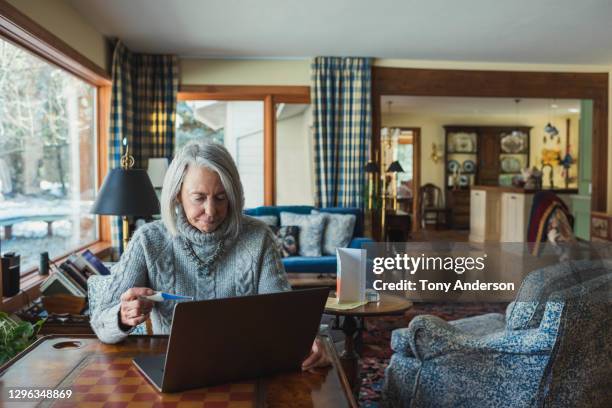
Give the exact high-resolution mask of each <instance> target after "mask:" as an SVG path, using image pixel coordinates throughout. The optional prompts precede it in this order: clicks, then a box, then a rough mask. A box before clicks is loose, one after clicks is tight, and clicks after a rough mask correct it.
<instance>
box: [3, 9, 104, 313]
mask: <svg viewBox="0 0 612 408" xmlns="http://www.w3.org/2000/svg"><path fill="white" fill-rule="evenodd" d="M0 38H2V39H3V40H6V41H9V42H11V43H13V44H14V45H16V46H18V47H20V48H23V49H25V50H26V51H29V52H31V53H33V54H34V55H36V56H38V57H40V58H42V59H43V60H44V61H46V62H47V63H49V64H51V65H53V66H56V67H58V68H60V69H62V70H64V71H67V72H68V73H70V74H72V75H74V76H76V77H77V78H79V79H81V80H82V81H85V82H86V83H88V84H89V85H91V86H93V87H95V88H96V113H95V121H96V123H95V128H96V144H95V145H96V153H97V154H96V163H97V169H96V176H97V177H96V178H97V179H96V189H97V188H98V187H99V186H100V184H101V182H102V180H104V177H105V176H106V173H107V172H108V129H109V120H110V96H111V85H112V81H111V77H110V75H109V74H108V73H107V72H106V71H105V70H104V69H103V68H100V67H99V66H98V65H96V64H95V63H94V62H92V61H91V60H89V59H88V58H87V57H85V56H84V55H82V54H81V53H79V52H78V51H76V50H75V49H74V48H72V47H71V46H70V45H68V44H67V43H66V42H64V41H63V40H61V39H60V38H58V37H57V36H55V35H54V34H53V33H51V32H50V31H48V30H47V29H45V28H44V27H42V26H41V25H39V24H38V23H36V22H35V21H34V20H32V19H30V18H29V17H28V16H26V15H25V14H23V13H22V12H20V11H19V10H18V9H17V8H15V7H14V6H12V5H11V4H9V3H8V2H6V1H4V0H0ZM97 221H98V239H97V240H96V241H94V242H91V243H88V244H86V245H83V246H81V247H79V248H74V249H71V250H70V251H69V252H68V253H66V254H63V255H61V256H59V257H55V258H53V261H54V262H62V261H63V260H64V259H66V258H67V257H68V256H69V255H70V254H71V253H73V252H75V251H81V250H84V249H89V250H91V251H92V252H93V253H94V254H96V255H98V256H102V257H104V256H107V255H108V254H110V250H111V242H110V241H111V231H110V220H109V217H100V216H98V217H97ZM45 279H46V277H45V276H40V275H38V268H37V267H33V268H29V269H28V270H26V271H25V272H24V273H22V275H21V279H20V287H21V292H20V293H19V294H18V295H16V296H13V297H11V298H3V297H2V296H1V294H0V310H4V311H14V310H17V309H19V308H21V307H23V306H25V305H27V304H28V303H29V302H30V299H35V298H37V297H39V296H40V284H41V283H42V282H43V281H44V280H45Z"/></svg>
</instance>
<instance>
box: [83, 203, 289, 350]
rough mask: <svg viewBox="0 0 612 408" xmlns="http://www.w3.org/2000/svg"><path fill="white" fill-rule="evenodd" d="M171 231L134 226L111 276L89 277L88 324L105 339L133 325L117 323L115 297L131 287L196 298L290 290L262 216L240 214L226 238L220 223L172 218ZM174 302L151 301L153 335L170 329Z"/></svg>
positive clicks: (110, 340)
mask: <svg viewBox="0 0 612 408" xmlns="http://www.w3.org/2000/svg"><path fill="white" fill-rule="evenodd" d="M177 229H178V232H179V234H178V235H176V236H174V237H173V236H172V235H171V234H170V233H169V232H168V230H167V229H166V228H165V226H164V225H163V224H162V222H161V221H156V222H152V223H149V224H147V225H145V226H143V227H141V228H139V229H138V230H137V231H136V232H135V233H134V236H133V237H132V239H131V241H130V243H129V245H128V247H127V249H126V251H125V253H124V254H123V256H122V257H121V259H120V260H119V262H118V263H117V264H116V265H115V266H113V268H112V271H111V272H112V273H111V275H110V276H104V277H103V276H92V277H91V278H89V281H88V288H89V305H90V312H91V326H92V328H93V329H94V331H95V333H96V335H97V336H98V338H99V339H100V340H101V341H103V342H104V343H117V342H119V341H121V340H123V339H124V338H125V337H126V336H127V335H128V334H129V333H130V332H131V331H132V330H133V329H132V330H130V331H128V332H125V331H123V330H122V329H121V328H120V326H119V308H120V297H121V294H123V293H124V292H125V291H126V290H128V289H129V288H132V287H150V288H151V289H153V290H161V291H164V292H169V293H175V294H178V295H186V296H193V297H194V298H195V299H196V300H205V299H215V298H224V297H232V296H246V295H253V294H258V293H270V292H278V291H284V290H289V289H290V287H289V283H288V281H287V275H286V274H285V270H284V268H283V264H282V262H281V259H280V255H279V253H278V250H277V247H276V244H275V241H274V237H273V235H272V233H271V231H270V229H269V228H267V227H266V226H265V224H263V223H262V222H261V221H259V220H256V219H254V218H251V217H248V216H243V217H242V223H241V228H240V236H239V238H238V239H237V240H230V239H228V238H227V237H226V236H225V235H226V234H224V228H223V226H221V227H219V229H218V230H217V231H214V232H212V233H203V232H200V231H199V230H197V229H196V228H194V227H193V226H192V225H191V224H189V222H188V221H187V220H186V218H185V215H184V213H183V211H182V210H181V211H179V216H178V219H177ZM174 305H175V302H174V301H165V302H159V303H155V306H154V308H153V311H152V312H151V322H152V324H153V332H154V333H155V334H169V333H170V327H171V324H172V313H173V309H174Z"/></svg>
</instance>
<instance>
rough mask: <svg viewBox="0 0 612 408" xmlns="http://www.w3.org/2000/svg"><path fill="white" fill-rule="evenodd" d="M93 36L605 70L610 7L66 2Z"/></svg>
mask: <svg viewBox="0 0 612 408" xmlns="http://www.w3.org/2000/svg"><path fill="white" fill-rule="evenodd" d="M68 1H69V2H70V3H71V4H72V5H73V6H74V7H75V8H76V9H77V11H78V12H79V13H81V14H82V15H83V16H84V17H85V18H86V19H87V20H89V21H90V22H91V24H93V26H94V27H96V29H97V30H98V31H100V32H101V33H103V34H105V35H107V36H113V37H118V38H120V39H122V40H123V41H124V42H125V44H126V45H127V46H128V47H129V48H131V49H133V50H135V51H140V52H152V53H173V54H178V55H180V56H183V57H188V56H191V57H223V58H307V57H312V56H319V55H334V56H369V57H377V58H407V59H425V60H453V61H487V62H518V63H560V64H611V63H612V24H610V20H612V1H610V0H580V1H577V0H535V1H534V0H510V1H509V0H506V1H502V0H461V1H458V0H427V1H425V0H403V1H402V0H377V1H373V0H204V1H203V0H174V1H169V0H68Z"/></svg>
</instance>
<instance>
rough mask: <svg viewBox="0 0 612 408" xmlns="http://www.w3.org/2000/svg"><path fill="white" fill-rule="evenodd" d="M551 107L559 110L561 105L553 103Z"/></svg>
mask: <svg viewBox="0 0 612 408" xmlns="http://www.w3.org/2000/svg"><path fill="white" fill-rule="evenodd" d="M550 107H551V108H553V109H557V108H558V107H559V105H557V104H555V103H553V104H552V105H550Z"/></svg>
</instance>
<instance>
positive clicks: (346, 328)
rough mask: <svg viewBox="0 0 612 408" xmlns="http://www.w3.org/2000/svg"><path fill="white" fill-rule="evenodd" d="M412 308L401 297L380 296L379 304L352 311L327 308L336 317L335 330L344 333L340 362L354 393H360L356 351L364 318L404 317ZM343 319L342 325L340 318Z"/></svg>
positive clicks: (326, 310)
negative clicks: (356, 339)
mask: <svg viewBox="0 0 612 408" xmlns="http://www.w3.org/2000/svg"><path fill="white" fill-rule="evenodd" d="M411 307H412V302H411V301H409V300H408V299H405V298H403V297H400V296H393V295H387V294H384V293H381V294H380V300H379V301H378V302H370V303H366V304H365V305H362V306H359V307H356V308H354V309H350V310H334V309H329V308H325V313H326V314H330V315H334V316H336V323H335V326H334V329H340V330H342V332H343V333H344V337H345V341H344V351H343V352H342V354H340V361H341V363H342V366H343V367H344V371H345V373H346V376H347V377H348V380H349V383H350V385H351V389H352V390H353V392H354V393H358V391H359V385H360V384H359V354H357V351H356V350H355V334H357V335H359V334H360V333H361V331H362V330H363V329H364V328H365V322H364V320H363V319H364V318H366V317H373V316H388V315H402V314H404V312H405V311H406V310H408V309H410V308H411ZM340 317H343V319H342V323H341V324H340V322H339V318H340Z"/></svg>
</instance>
